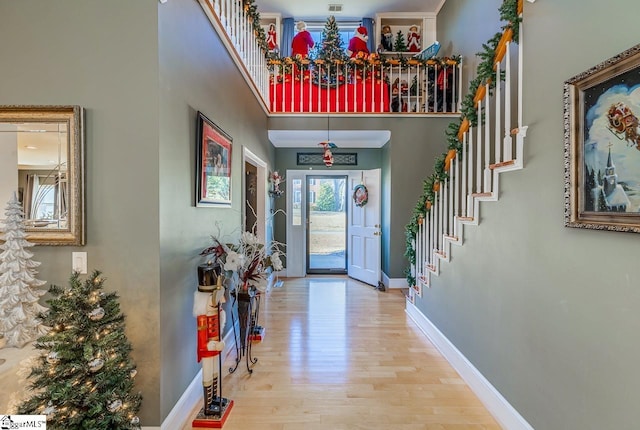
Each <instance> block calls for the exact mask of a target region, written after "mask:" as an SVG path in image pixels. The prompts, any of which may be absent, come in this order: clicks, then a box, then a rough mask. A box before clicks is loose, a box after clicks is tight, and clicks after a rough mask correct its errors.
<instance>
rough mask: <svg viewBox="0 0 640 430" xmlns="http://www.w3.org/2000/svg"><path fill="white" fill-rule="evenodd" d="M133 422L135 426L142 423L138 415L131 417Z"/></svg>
mask: <svg viewBox="0 0 640 430" xmlns="http://www.w3.org/2000/svg"><path fill="white" fill-rule="evenodd" d="M131 424H132V425H134V426H137V425H140V418H138V417H133V418H131Z"/></svg>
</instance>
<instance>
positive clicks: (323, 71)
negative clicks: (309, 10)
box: [314, 16, 347, 88]
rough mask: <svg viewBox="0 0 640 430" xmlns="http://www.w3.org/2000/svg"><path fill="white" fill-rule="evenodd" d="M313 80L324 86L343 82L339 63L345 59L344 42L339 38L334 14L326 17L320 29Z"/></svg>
mask: <svg viewBox="0 0 640 430" xmlns="http://www.w3.org/2000/svg"><path fill="white" fill-rule="evenodd" d="M316 59H317V60H320V61H319V62H318V61H317V62H316V70H315V73H314V82H315V83H316V84H317V85H320V86H322V87H325V88H332V87H337V86H339V85H341V84H343V83H344V82H345V81H344V77H343V74H342V72H343V67H342V66H341V65H340V63H342V62H343V61H345V60H346V59H347V54H346V53H345V51H344V42H343V41H342V39H341V38H340V29H339V28H338V23H337V22H336V18H335V17H334V16H330V17H329V18H327V22H326V23H325V25H324V30H322V42H321V44H320V47H319V48H318V52H317V57H316Z"/></svg>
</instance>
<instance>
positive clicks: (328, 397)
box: [183, 277, 500, 430]
mask: <svg viewBox="0 0 640 430" xmlns="http://www.w3.org/2000/svg"><path fill="white" fill-rule="evenodd" d="M404 302H405V299H404V296H403V294H402V293H401V292H400V291H399V290H390V291H387V292H379V291H377V290H375V289H374V288H372V287H370V286H368V285H364V284H361V283H359V282H357V281H354V280H352V279H349V278H346V277H328V278H327V277H325V278H322V277H308V278H300V279H286V280H285V282H284V285H283V287H281V288H277V289H273V290H271V291H270V292H269V293H268V294H267V296H266V297H263V299H262V304H261V309H260V325H262V326H264V327H265V329H266V333H265V339H264V340H263V341H262V342H261V343H257V344H254V346H253V355H254V356H255V357H257V358H258V362H257V363H256V364H255V365H254V372H253V374H249V373H248V372H247V370H246V367H239V368H238V370H237V371H236V372H235V373H233V374H229V373H228V371H227V369H228V368H229V364H230V362H229V359H228V360H227V363H226V364H225V366H223V372H224V375H223V376H224V380H223V384H224V385H223V386H224V393H223V395H224V397H227V398H230V399H232V400H233V401H234V403H235V404H234V407H233V409H232V410H231V413H230V415H229V418H228V420H227V422H226V423H225V425H224V427H223V428H224V429H225V430H249V429H251V430H256V429H259V430H327V429H329V430H342V429H345V430H346V429H348V430H352V429H368V430H369V429H387V430H417V429H434V430H436V429H437V430H445V429H446V430H449V429H492V430H493V429H500V426H499V425H498V424H497V423H496V421H495V420H494V419H493V418H492V417H491V415H490V414H489V413H488V412H487V410H486V409H485V408H484V406H483V405H482V404H481V403H480V401H479V400H478V398H477V397H476V396H475V395H474V394H473V392H472V391H471V390H470V389H469V387H467V385H466V384H465V383H464V381H463V380H462V379H461V378H460V377H459V376H458V374H457V373H456V372H455V371H454V370H453V368H452V367H451V366H450V365H449V364H448V363H447V362H446V361H445V359H444V358H443V357H442V356H441V355H440V353H439V352H438V351H437V350H436V349H435V347H434V346H433V345H432V344H431V343H430V342H429V341H428V340H427V338H426V337H425V336H424V334H423V333H422V332H421V331H420V330H419V329H418V328H417V326H416V325H415V324H414V323H413V321H411V320H410V319H409V318H408V317H407V316H406V314H405V312H404ZM229 358H230V359H232V357H229ZM240 366H244V362H243V363H241V365H240ZM199 408H200V406H198V409H199ZM196 413H197V411H193V413H192V417H191V419H192V418H193V417H194V416H195V414H196ZM191 419H190V420H189V425H188V426H187V427H185V428H184V429H183V430H187V429H191Z"/></svg>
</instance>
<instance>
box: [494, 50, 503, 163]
mask: <svg viewBox="0 0 640 430" xmlns="http://www.w3.org/2000/svg"><path fill="white" fill-rule="evenodd" d="M495 66H496V77H495V82H496V97H495V99H496V127H495V129H494V130H495V150H496V158H495V162H496V163H500V162H501V161H502V136H501V135H500V116H501V115H502V103H501V101H502V94H501V87H502V81H501V79H500V75H501V73H500V63H496V65H495Z"/></svg>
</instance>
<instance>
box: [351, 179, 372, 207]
mask: <svg viewBox="0 0 640 430" xmlns="http://www.w3.org/2000/svg"><path fill="white" fill-rule="evenodd" d="M368 201H369V191H368V190H367V187H365V186H364V184H360V185H356V187H355V188H354V189H353V202H354V203H355V205H356V206H358V207H362V206H364V205H366V204H367V202H368Z"/></svg>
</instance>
